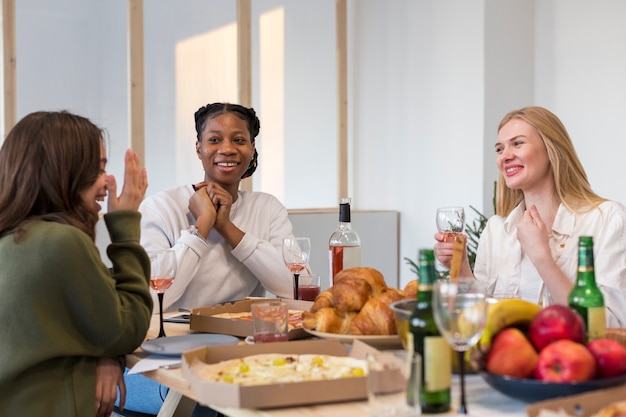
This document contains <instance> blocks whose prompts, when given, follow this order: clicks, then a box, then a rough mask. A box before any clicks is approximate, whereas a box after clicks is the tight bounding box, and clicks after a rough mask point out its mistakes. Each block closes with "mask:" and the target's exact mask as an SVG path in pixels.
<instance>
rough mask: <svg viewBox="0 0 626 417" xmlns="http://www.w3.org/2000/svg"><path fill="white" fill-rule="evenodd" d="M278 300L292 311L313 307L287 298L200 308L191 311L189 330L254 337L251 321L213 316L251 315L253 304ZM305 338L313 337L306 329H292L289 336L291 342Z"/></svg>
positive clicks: (256, 299)
mask: <svg viewBox="0 0 626 417" xmlns="http://www.w3.org/2000/svg"><path fill="white" fill-rule="evenodd" d="M276 300H280V301H284V302H285V303H286V304H287V307H288V308H289V309H290V310H303V311H309V310H310V309H311V306H312V305H313V302H312V301H302V300H291V299H287V298H280V299H277V298H254V299H247V300H241V301H234V302H232V303H224V304H220V305H216V306H211V307H199V308H194V309H192V310H191V315H190V319H189V329H190V330H193V331H197V332H204V333H220V334H229V335H232V336H239V337H246V336H252V322H251V321H245V320H231V319H225V318H220V317H211V316H213V315H215V314H221V313H241V312H248V313H249V312H250V306H251V305H252V304H253V303H260V302H267V301H276ZM305 337H311V335H310V334H309V333H307V332H306V331H305V330H304V329H292V330H290V331H289V334H288V338H289V340H294V339H302V338H305Z"/></svg>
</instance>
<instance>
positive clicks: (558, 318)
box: [528, 304, 585, 352]
mask: <svg viewBox="0 0 626 417" xmlns="http://www.w3.org/2000/svg"><path fill="white" fill-rule="evenodd" d="M528 336H529V337H530V341H531V342H532V344H533V346H534V347H535V349H537V351H538V352H541V350H542V349H543V348H544V347H546V346H547V345H549V344H550V343H552V342H554V341H556V340H562V339H567V340H571V341H574V342H578V343H584V342H585V322H584V321H583V318H582V317H580V315H579V314H578V313H577V312H576V311H574V310H573V309H571V308H569V307H566V306H563V305H559V304H553V305H550V306H548V307H544V308H542V309H541V310H539V312H538V313H537V314H536V315H535V317H533V320H532V321H531V322H530V327H529V328H528Z"/></svg>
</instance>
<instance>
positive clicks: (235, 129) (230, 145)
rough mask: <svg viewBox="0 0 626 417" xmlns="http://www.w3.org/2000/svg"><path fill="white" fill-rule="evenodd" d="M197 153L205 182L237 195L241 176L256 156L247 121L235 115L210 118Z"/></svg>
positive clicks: (223, 114) (225, 114) (197, 144)
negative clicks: (212, 183) (217, 185)
mask: <svg viewBox="0 0 626 417" xmlns="http://www.w3.org/2000/svg"><path fill="white" fill-rule="evenodd" d="M196 153H197V154H198V158H200V160H201V161H202V166H203V167H204V172H205V180H206V181H213V182H215V183H217V184H219V185H221V186H222V187H224V188H225V189H227V190H229V191H230V192H231V194H233V193H235V194H236V192H237V189H238V188H239V182H240V181H241V176H242V175H243V174H244V172H246V170H247V169H248V166H249V165H250V161H252V157H253V155H254V143H253V142H252V140H251V138H250V131H249V130H248V125H247V123H246V121H245V120H243V119H241V118H239V117H238V116H237V115H236V114H235V113H222V114H219V115H217V116H216V117H213V118H208V119H207V120H206V122H205V124H204V129H203V131H202V139H201V141H198V142H196Z"/></svg>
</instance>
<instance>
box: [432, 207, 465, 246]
mask: <svg viewBox="0 0 626 417" xmlns="http://www.w3.org/2000/svg"><path fill="white" fill-rule="evenodd" d="M464 229H465V210H464V209H463V207H458V206H454V207H440V208H438V209H437V231H439V233H444V234H445V235H446V238H445V241H446V242H454V237H455V236H456V235H458V234H459V233H463V230H464Z"/></svg>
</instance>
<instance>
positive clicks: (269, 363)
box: [197, 353, 367, 386]
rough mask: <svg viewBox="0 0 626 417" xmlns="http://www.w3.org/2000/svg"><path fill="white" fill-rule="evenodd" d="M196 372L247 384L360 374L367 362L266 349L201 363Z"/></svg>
mask: <svg viewBox="0 0 626 417" xmlns="http://www.w3.org/2000/svg"><path fill="white" fill-rule="evenodd" d="M197 374H198V375H199V376H200V377H201V378H202V379H204V380H208V381H213V382H222V383H226V384H236V385H246V386H249V385H266V384H276V383H285V382H304V381H319V380H330V379H341V378H355V377H362V376H365V375H367V365H366V363H365V361H364V360H362V359H356V358H352V357H349V356H332V355H322V354H284V353H269V354H259V355H251V356H245V357H243V358H237V359H231V360H227V361H223V362H219V363H215V364H204V365H203V366H202V367H201V368H199V369H198V370H197Z"/></svg>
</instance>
